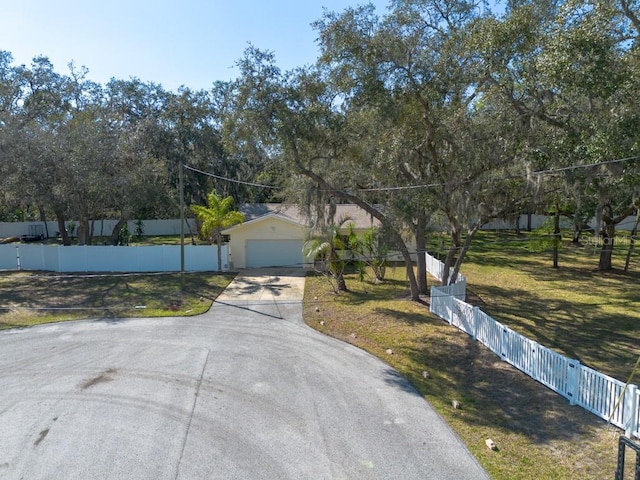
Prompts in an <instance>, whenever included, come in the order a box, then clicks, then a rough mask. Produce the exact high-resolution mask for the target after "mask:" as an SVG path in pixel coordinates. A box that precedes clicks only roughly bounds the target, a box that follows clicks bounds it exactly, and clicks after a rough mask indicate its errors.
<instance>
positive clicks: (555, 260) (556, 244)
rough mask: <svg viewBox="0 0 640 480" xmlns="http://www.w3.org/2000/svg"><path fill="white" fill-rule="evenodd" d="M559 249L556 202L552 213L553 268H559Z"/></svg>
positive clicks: (558, 209) (558, 221) (557, 208)
mask: <svg viewBox="0 0 640 480" xmlns="http://www.w3.org/2000/svg"><path fill="white" fill-rule="evenodd" d="M559 250H560V207H559V206H558V205H557V204H556V211H555V213H554V214H553V268H559V264H558V257H559V252H558V251H559Z"/></svg>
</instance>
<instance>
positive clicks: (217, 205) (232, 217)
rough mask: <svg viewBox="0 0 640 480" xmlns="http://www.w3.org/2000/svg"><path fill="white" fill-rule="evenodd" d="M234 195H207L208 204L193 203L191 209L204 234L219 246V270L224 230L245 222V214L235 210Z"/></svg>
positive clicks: (214, 193) (220, 269) (220, 267)
mask: <svg viewBox="0 0 640 480" xmlns="http://www.w3.org/2000/svg"><path fill="white" fill-rule="evenodd" d="M233 203H234V201H233V197H230V196H229V197H225V198H222V197H220V196H219V195H218V194H217V193H216V192H211V193H210V194H209V195H207V206H206V207H205V206H202V205H192V206H191V210H193V213H195V214H196V217H197V218H198V220H199V221H200V230H201V232H202V236H203V237H205V238H207V239H208V240H209V241H210V242H211V243H215V244H216V245H217V246H218V271H222V243H223V237H222V231H223V230H224V229H225V228H229V227H231V226H233V225H237V224H239V223H242V222H244V215H243V214H242V213H241V212H238V211H236V210H233V209H232V207H233Z"/></svg>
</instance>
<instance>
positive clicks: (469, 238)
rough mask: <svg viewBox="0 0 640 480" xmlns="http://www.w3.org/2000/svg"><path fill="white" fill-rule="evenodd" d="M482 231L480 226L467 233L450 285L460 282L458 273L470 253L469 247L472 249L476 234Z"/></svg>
mask: <svg viewBox="0 0 640 480" xmlns="http://www.w3.org/2000/svg"><path fill="white" fill-rule="evenodd" d="M478 230H480V225H476V226H474V227H473V228H472V229H471V230H469V231H468V232H467V238H465V239H464V245H463V246H462V249H461V250H460V253H459V254H458V258H457V259H456V264H455V265H454V267H453V273H452V274H451V279H450V281H449V285H453V284H454V283H456V281H457V280H458V273H459V272H460V266H461V265H462V261H463V260H464V257H465V255H466V254H467V252H468V251H469V247H471V241H472V240H473V238H474V237H475V236H476V233H477V232H478Z"/></svg>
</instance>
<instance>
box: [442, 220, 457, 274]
mask: <svg viewBox="0 0 640 480" xmlns="http://www.w3.org/2000/svg"><path fill="white" fill-rule="evenodd" d="M459 249H460V231H459V230H458V229H457V228H456V227H454V229H453V230H452V231H451V246H450V247H449V251H448V252H447V257H446V258H445V259H444V268H443V269H442V278H441V279H440V281H441V282H442V285H449V278H450V275H449V272H450V271H451V267H452V265H453V264H454V261H455V259H456V253H457V252H458V251H459Z"/></svg>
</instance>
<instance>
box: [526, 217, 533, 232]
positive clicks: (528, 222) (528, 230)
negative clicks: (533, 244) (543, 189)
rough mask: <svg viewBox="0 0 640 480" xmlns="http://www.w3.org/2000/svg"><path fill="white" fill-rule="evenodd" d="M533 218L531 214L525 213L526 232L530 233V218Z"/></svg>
mask: <svg viewBox="0 0 640 480" xmlns="http://www.w3.org/2000/svg"><path fill="white" fill-rule="evenodd" d="M532 216H533V214H532V213H527V232H531V230H532V228H531V217H532Z"/></svg>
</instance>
